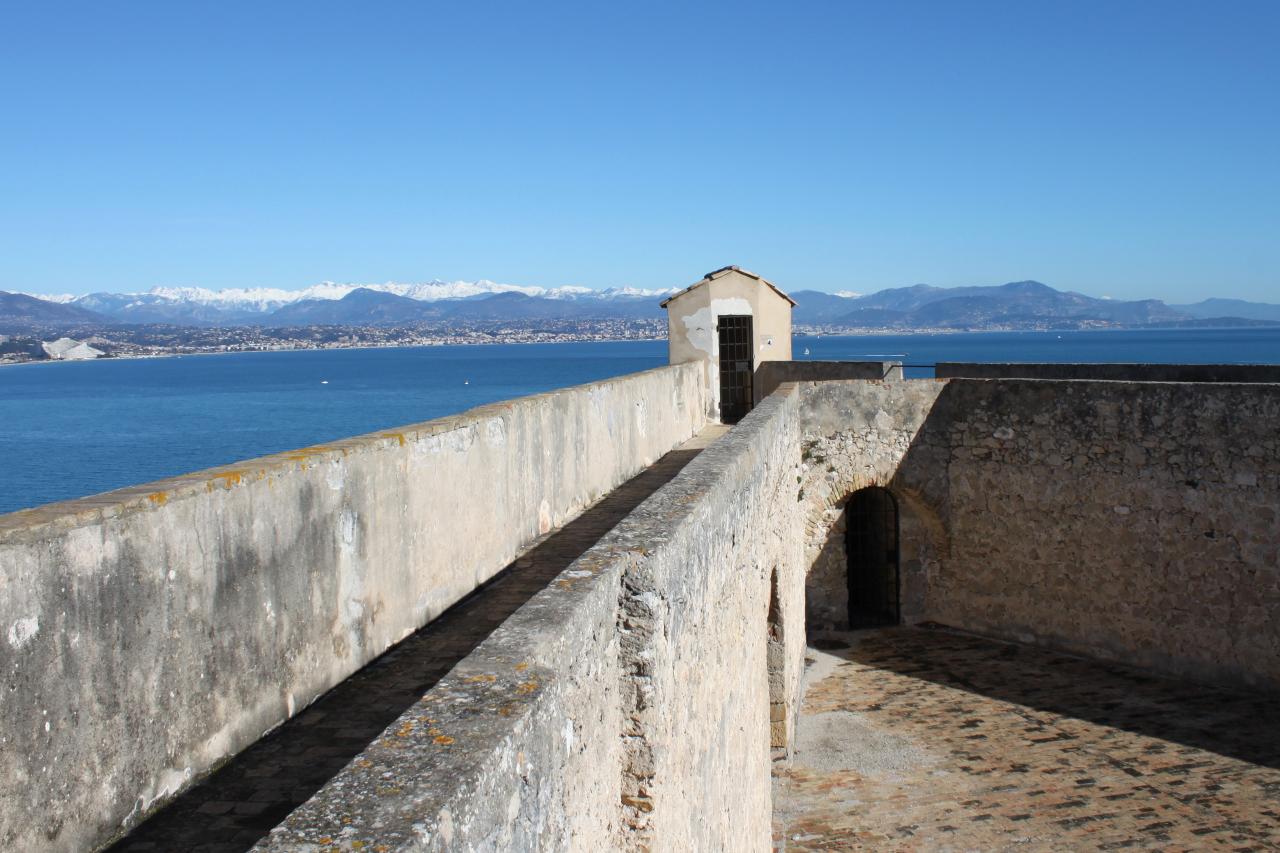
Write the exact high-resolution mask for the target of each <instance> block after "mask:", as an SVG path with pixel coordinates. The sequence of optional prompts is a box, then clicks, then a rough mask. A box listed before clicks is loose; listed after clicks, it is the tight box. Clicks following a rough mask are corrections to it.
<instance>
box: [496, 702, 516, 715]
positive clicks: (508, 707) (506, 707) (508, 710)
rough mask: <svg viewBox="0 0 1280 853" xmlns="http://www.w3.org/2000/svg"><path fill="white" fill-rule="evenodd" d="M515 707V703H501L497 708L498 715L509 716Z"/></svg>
mask: <svg viewBox="0 0 1280 853" xmlns="http://www.w3.org/2000/svg"><path fill="white" fill-rule="evenodd" d="M515 709H516V706H515V705H503V706H502V707H501V708H499V709H498V715H499V716H501V717H510V716H511V714H512V713H513V712H514V711H515Z"/></svg>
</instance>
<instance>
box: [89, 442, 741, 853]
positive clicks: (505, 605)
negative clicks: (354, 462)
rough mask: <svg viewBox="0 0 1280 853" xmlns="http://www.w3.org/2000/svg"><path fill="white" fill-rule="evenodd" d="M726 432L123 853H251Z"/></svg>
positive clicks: (245, 760) (508, 575) (438, 623)
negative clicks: (245, 852) (248, 852)
mask: <svg viewBox="0 0 1280 853" xmlns="http://www.w3.org/2000/svg"><path fill="white" fill-rule="evenodd" d="M724 432H725V428H723V427H720V426H718V425H716V426H710V427H708V428H707V429H705V430H703V431H702V432H701V433H700V434H699V435H698V436H696V437H694V438H693V439H691V440H690V441H688V442H687V443H685V444H684V445H682V446H681V447H680V448H678V449H676V450H673V451H671V452H670V453H668V454H667V455H666V456H664V457H662V458H661V459H660V460H658V461H657V462H656V463H654V464H653V465H652V466H650V467H649V468H647V469H646V470H645V471H643V472H641V473H640V474H639V475H637V476H636V477H634V478H632V479H631V480H629V481H628V482H626V483H624V484H623V485H621V486H619V487H618V488H617V489H615V490H614V491H612V492H610V493H609V494H608V495H607V496H606V497H605V498H604V499H602V500H601V501H599V502H598V503H596V504H595V505H594V506H592V507H591V508H590V509H588V510H587V511H586V512H584V513H583V514H582V515H580V516H579V517H578V518H576V519H574V520H573V521H571V522H569V523H568V524H566V525H565V526H564V527H562V528H560V529H559V530H557V531H555V532H553V533H551V534H549V535H548V536H547V537H546V538H545V539H543V540H542V542H540V543H539V544H538V545H537V546H536V547H534V548H533V549H532V550H530V551H529V552H527V553H526V554H525V555H524V556H522V557H521V558H520V559H518V560H516V561H515V562H514V563H512V564H511V565H509V566H507V567H506V568H505V569H504V570H503V572H502V573H501V574H500V575H498V576H497V577H495V578H494V579H493V580H491V581H490V582H489V583H487V584H486V585H485V586H483V587H481V588H480V589H479V590H477V591H476V592H474V593H472V594H471V595H470V596H469V597H467V598H466V599H464V600H462V601H461V602H459V603H458V604H456V605H454V606H453V607H452V608H450V609H449V610H448V611H446V612H445V613H444V614H442V615H441V616H440V617H439V618H437V619H436V620H435V621H433V622H431V623H430V624H429V625H427V626H426V627H425V628H423V629H421V630H419V631H418V632H417V633H415V634H413V635H411V636H410V637H408V638H407V639H405V640H404V641H403V642H401V643H400V644H398V645H397V646H395V647H394V648H392V649H391V650H390V651H388V652H387V653H385V654H384V655H382V656H381V657H379V658H378V659H377V660H375V661H373V662H371V663H370V664H369V665H368V666H366V667H365V668H364V669H362V670H360V671H359V672H357V673H356V674H354V675H352V676H351V677H350V678H348V679H347V680H346V681H344V682H342V683H341V684H339V685H338V686H337V687H335V688H334V689H333V690H331V691H329V692H328V693H326V694H325V695H324V696H322V697H321V698H320V699H319V700H317V701H316V702H315V704H313V705H312V706H311V707H310V708H308V709H307V710H305V711H303V712H302V713H301V714H299V715H298V716H296V717H294V718H293V719H292V720H290V721H288V722H287V723H285V724H284V725H283V726H281V727H280V728H279V729H277V730H276V731H275V732H273V733H272V734H270V735H268V736H267V737H265V738H263V739H262V740H261V741H259V742H258V743H256V744H254V745H253V746H251V747H250V748H249V749H247V750H245V751H244V752H243V753H241V754H240V755H238V756H237V757H236V758H234V759H232V761H231V762H229V763H228V764H226V765H224V766H223V767H222V768H221V769H220V770H218V771H217V772H216V773H214V774H213V775H212V776H210V777H209V778H208V779H206V780H205V781H204V782H202V783H200V784H198V785H196V786H195V787H194V788H192V789H191V790H189V791H188V792H187V793H185V794H183V795H182V796H181V797H179V798H178V799H177V800H175V801H174V802H173V803H171V804H170V805H169V806H167V807H166V808H164V809H163V810H161V811H160V812H158V813H157V814H156V815H154V816H153V817H152V818H151V819H150V820H148V821H147V822H146V823H144V824H142V825H141V826H139V827H138V828H136V829H135V830H134V831H133V832H132V833H131V834H130V835H128V836H126V837H125V838H124V839H123V840H121V841H120V842H118V843H117V844H116V845H115V846H114V847H112V848H111V850H112V853H126V851H128V853H140V852H141V851H190V853H232V851H243V850H248V849H249V848H250V847H252V846H253V845H254V844H255V843H256V842H257V841H258V840H259V839H261V838H262V837H263V836H265V835H266V834H267V833H268V832H269V831H270V830H271V828H272V827H274V826H275V825H276V824H278V823H279V822H280V821H282V820H283V819H284V818H285V816H286V815H287V814H289V812H291V811H293V810H294V809H295V808H297V807H298V806H299V805H301V804H302V803H303V802H305V801H306V800H307V799H308V798H309V797H310V796H311V795H312V794H314V793H315V792H316V791H318V790H319V789H320V787H321V786H322V785H324V783H325V782H327V781H329V779H330V778H332V777H333V776H334V775H336V774H337V772H338V771H339V770H341V769H342V768H343V767H344V766H345V765H346V764H347V763H348V762H349V761H350V760H351V759H352V758H354V757H355V756H356V755H357V754H358V753H359V752H360V751H361V750H363V749H364V748H365V747H366V746H368V744H369V743H370V742H371V741H373V740H374V738H376V737H377V736H378V735H379V734H380V733H381V732H382V730H383V729H385V728H386V727H387V726H388V725H389V724H391V722H393V721H394V720H395V719H396V718H397V717H399V716H400V714H401V713H403V712H404V710H405V709H406V708H408V707H409V706H410V705H412V704H413V703H414V702H416V701H417V700H418V699H419V698H420V697H421V696H422V694H423V693H425V692H426V691H428V690H430V689H431V687H432V686H434V685H435V683H436V682H437V681H439V680H440V678H441V677H443V676H444V675H445V674H446V673H447V672H448V671H449V670H450V669H452V668H453V666H454V664H456V663H457V662H458V661H459V660H461V659H462V658H463V657H465V656H466V655H467V654H468V653H469V652H470V651H471V650H472V649H474V648H475V647H476V646H477V645H479V644H480V642H481V641H482V640H484V638H485V637H487V636H489V634H490V633H492V632H493V630H494V629H495V628H497V627H498V625H500V624H501V623H502V622H503V620H505V619H506V618H507V617H508V616H510V615H511V614H512V613H514V612H515V611H516V609H517V608H519V607H520V605H522V604H524V603H525V602H526V601H528V600H529V599H530V598H531V597H532V596H533V595H534V593H536V592H538V590H540V589H542V588H543V587H544V586H546V585H547V584H548V583H550V581H551V580H552V579H553V578H554V577H555V576H556V575H558V574H559V573H560V572H561V571H563V570H564V569H565V568H566V567H567V566H568V565H569V564H570V563H572V562H573V561H574V560H575V559H577V557H578V556H580V555H581V554H582V553H583V552H584V551H586V550H587V549H588V548H590V547H591V546H592V545H594V544H595V543H596V542H597V541H599V539H600V537H601V536H603V535H604V534H605V533H607V532H609V530H611V529H612V528H613V527H614V526H615V525H617V523H618V522H619V521H621V520H622V518H623V517H624V516H626V514H627V513H629V512H631V510H632V509H634V508H635V507H636V506H638V505H639V504H640V502H641V501H643V500H644V499H645V498H647V497H648V496H649V495H651V494H653V492H655V491H657V490H658V488H660V487H661V486H662V485H663V484H665V483H666V482H668V481H669V480H671V478H672V477H674V476H675V475H676V474H677V473H679V471H680V470H681V469H682V468H683V467H684V466H685V465H686V464H688V462H689V460H691V459H692V458H693V457H694V456H696V455H697V454H698V452H699V451H700V450H701V449H702V448H704V447H706V446H707V445H708V444H709V443H710V442H711V441H713V440H714V439H715V438H718V437H719V436H720V435H722V434H723V433H724Z"/></svg>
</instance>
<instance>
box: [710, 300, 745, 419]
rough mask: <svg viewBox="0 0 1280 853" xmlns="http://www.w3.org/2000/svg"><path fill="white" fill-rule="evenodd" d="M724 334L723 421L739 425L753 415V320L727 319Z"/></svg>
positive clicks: (720, 326) (722, 321) (721, 326)
mask: <svg viewBox="0 0 1280 853" xmlns="http://www.w3.org/2000/svg"><path fill="white" fill-rule="evenodd" d="M716 331H717V332H718V333H719V334H720V421H721V423H726V424H736V423H737V422H738V421H740V420H742V418H743V416H744V415H745V414H746V413H747V412H749V411H751V373H752V363H751V362H752V358H751V349H752V347H751V317H750V315H747V316H737V315H731V316H724V317H721V318H720V321H719V323H718V324H717V325H716Z"/></svg>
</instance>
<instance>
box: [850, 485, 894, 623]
mask: <svg viewBox="0 0 1280 853" xmlns="http://www.w3.org/2000/svg"><path fill="white" fill-rule="evenodd" d="M845 512H846V516H845V519H846V521H847V522H848V528H847V531H846V533H845V537H846V538H845V548H846V553H847V555H848V558H849V568H848V572H849V575H848V580H849V627H851V628H867V627H872V626H875V625H896V624H898V593H899V590H898V583H899V581H898V502H897V500H896V499H895V498H894V497H893V495H892V494H891V493H890V492H889V490H888V489H881V488H875V487H873V488H869V489H861V490H859V491H857V492H854V494H853V497H851V498H850V499H849V504H848V506H847V508H846V510H845Z"/></svg>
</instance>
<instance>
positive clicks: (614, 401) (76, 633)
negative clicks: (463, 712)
mask: <svg viewBox="0 0 1280 853" xmlns="http://www.w3.org/2000/svg"><path fill="white" fill-rule="evenodd" d="M706 393H707V392H706V389H705V388H704V386H703V385H702V382H701V379H700V371H699V370H698V366H697V365H695V364H685V365H676V366H670V367H664V368H660V369H657V370H652V371H647V372H644V373H639V374H634V375H631V376H627V377H623V378H619V379H615V380H609V381H605V382H598V383H594V384H590V385H584V386H580V387H577V388H570V389H565V390H562V391H556V392H552V393H548V394H540V395H536V396H532V397H525V398H520V399H516V400H511V401H506V402H503V403H498V404H494V405H490V406H484V407H481V408H478V409H474V410H471V411H469V412H466V413H463V414H461V415H457V416H454V417H449V418H442V419H439V420H435V421H429V422H426V423H421V424H416V425H413V426H409V427H404V428H401V429H398V430H394V431H387V432H385V433H380V434H373V435H367V436H362V437H359V438H353V439H348V440H344V441H339V442H334V443H332V444H329V445H324V446H318V447H311V448H306V449H304V450H301V451H297V452H295V453H284V454H279V455H276V456H270V457H265V458H262V459H256V460H251V461H247V462H243V463H240V464H237V465H235V466H230V467H226V468H220V469H215V470H210V471H204V472H200V473H196V474H191V475H188V476H185V477H178V478H174V479H171V480H165V481H162V482H157V483H152V484H149V485H145V486H139V487H136V488H132V489H125V490H121V491H117V492H112V493H109V494H106V495H100V496H97V497H93V498H86V499H83V500H79V501H70V502H66V503H62V504H51V505H48V506H45V507H40V508H37V509H34V510H28V511H24V512H18V513H12V514H9V515H6V516H0V671H2V672H4V674H5V684H6V688H7V689H6V691H5V699H4V714H3V715H2V716H0V744H3V748H0V841H3V842H4V843H5V844H6V845H8V846H10V847H13V848H15V849H26V850H34V849H42V850H80V849H88V848H93V847H95V846H97V845H99V844H101V843H103V842H105V841H106V840H108V839H109V838H110V837H112V836H113V835H115V834H117V833H119V832H120V831H122V830H125V829H127V828H129V827H130V826H132V825H134V824H136V823H137V822H138V821H139V820H141V819H142V818H143V817H144V816H145V815H146V813H147V812H149V811H150V810H152V809H154V808H155V807H157V806H158V805H160V804H162V803H163V802H164V801H165V800H167V799H168V798H170V797H172V796H173V794H174V793H175V792H177V791H178V790H179V789H181V788H183V787H185V786H186V785H188V784H189V783H190V782H192V781H193V780H194V779H196V778H198V777H200V776H201V775H202V774H203V773H204V772H205V771H207V770H208V769H209V768H210V767H211V766H213V765H215V764H216V763H218V762H219V761H220V760H221V759H223V758H225V757H227V756H229V755H231V754H233V753H235V752H237V751H239V750H240V749H242V748H244V747H245V746H247V745H248V744H250V743H252V742H253V741H255V740H257V739H258V738H259V737H261V735H262V734H263V732H265V731H267V730H269V729H271V728H272V727H274V726H275V725H277V724H278V723H280V722H281V721H283V720H284V719H286V718H287V717H288V716H290V715H292V714H293V713H295V712H296V711H298V710H300V709H302V708H303V707H305V706H306V705H307V704H308V703H309V702H311V701H312V700H313V699H315V698H316V697H317V696H318V695H319V694H320V693H322V692H324V691H325V690H327V689H328V688H329V687H331V686H333V685H334V684H336V683H337V682H339V681H340V680H342V679H343V678H344V677H346V676H347V675H349V674H351V673H352V672H354V671H355V670H357V669H358V668H360V667H361V666H362V665H363V664H365V663H367V662H368V661H369V660H371V659H372V658H374V657H375V656H377V655H378V654H380V653H381V652H382V651H384V650H385V649H386V648H388V646H390V645H391V644H393V643H395V642H396V641H398V640H400V639H402V638H403V637H405V636H406V635H407V634H409V633H410V632H412V631H413V630H415V629H416V628H418V627H420V626H421V625H423V624H425V623H426V622H428V621H430V620H431V619H433V618H434V617H435V616H437V615H438V614H439V613H441V612H442V611H443V610H444V609H445V608H447V607H448V606H450V605H451V604H453V603H454V602H455V601H457V600H458V599H460V598H461V597H462V596H464V595H466V594H467V593H469V592H470V591H472V590H473V589H475V588H476V586H477V585H479V584H480V583H482V582H483V581H485V580H486V579H487V578H489V577H490V576H492V575H493V574H494V573H495V572H497V571H499V570H500V569H501V568H502V567H504V566H505V565H506V564H507V563H508V562H509V561H511V560H512V559H513V558H514V557H516V556H517V555H518V554H519V553H520V552H521V550H522V549H524V548H525V547H527V546H528V545H529V544H530V543H531V541H533V540H535V539H536V538H537V537H538V536H539V535H540V534H543V533H546V532H547V531H549V530H550V529H551V528H552V527H554V526H556V525H559V524H561V523H563V522H564V521H566V520H568V519H569V518H570V517H572V516H574V515H575V514H577V513H578V512H580V511H581V509H582V508H584V507H585V506H587V505H588V504H590V503H592V502H594V501H595V500H596V499H597V498H599V497H600V496H601V495H603V494H605V493H607V492H608V491H610V490H611V489H612V488H614V487H615V486H617V485H618V484H620V483H621V482H623V481H625V480H626V479H627V478H629V477H630V476H632V475H634V474H635V473H636V472H637V471H639V470H641V469H643V468H644V467H646V466H647V465H649V464H650V463H652V462H653V461H654V460H655V459H657V458H658V457H659V456H661V455H662V454H663V453H665V452H666V451H668V450H670V449H671V448H672V447H674V446H676V445H677V444H679V443H681V442H682V441H684V440H685V439H687V438H688V437H689V436H690V435H692V434H693V433H694V432H696V431H697V430H698V429H700V428H701V426H702V425H703V423H704V421H705V414H704V413H705V411H706Z"/></svg>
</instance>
